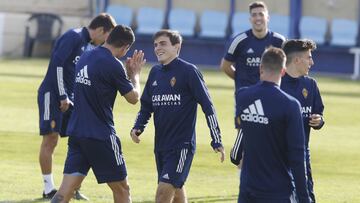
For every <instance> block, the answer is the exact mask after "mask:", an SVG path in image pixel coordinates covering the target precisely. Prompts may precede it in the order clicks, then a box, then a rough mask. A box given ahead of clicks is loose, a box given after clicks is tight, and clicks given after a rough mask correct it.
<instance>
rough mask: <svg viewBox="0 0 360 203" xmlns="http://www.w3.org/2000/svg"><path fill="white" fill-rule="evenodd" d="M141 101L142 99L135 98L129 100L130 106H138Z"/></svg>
mask: <svg viewBox="0 0 360 203" xmlns="http://www.w3.org/2000/svg"><path fill="white" fill-rule="evenodd" d="M139 100H140V98H133V99H130V100H128V102H129V103H130V104H133V105H135V104H137V103H138V102H139Z"/></svg>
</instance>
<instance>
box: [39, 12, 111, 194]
mask: <svg viewBox="0 0 360 203" xmlns="http://www.w3.org/2000/svg"><path fill="white" fill-rule="evenodd" d="M115 25H116V23H115V21H114V19H113V18H112V17H111V16H110V15H108V14H100V15H98V16H96V17H95V18H94V19H93V20H92V21H91V22H90V24H89V26H88V27H83V28H77V29H71V30H69V31H67V32H65V33H64V34H63V35H62V36H61V37H60V38H59V39H57V41H56V43H55V46H54V49H53V50H52V54H51V59H50V62H49V66H48V70H47V73H46V75H45V78H44V80H43V82H42V83H41V85H40V87H39V90H38V106H39V123H40V135H43V137H42V143H41V147H40V155H39V162H40V167H41V172H42V174H43V177H44V192H43V197H44V198H46V199H51V198H52V196H53V195H54V194H55V192H56V189H55V186H54V181H53V176H52V156H53V152H54V149H55V147H56V145H57V142H58V139H59V133H60V135H61V136H62V137H66V127H67V122H68V119H69V117H70V114H71V108H70V109H69V107H71V105H72V103H73V100H74V95H73V89H74V81H75V64H76V63H77V62H78V60H79V58H80V56H81V54H82V53H83V52H84V51H86V50H90V49H92V48H93V47H95V46H97V45H100V44H102V43H104V41H105V39H106V38H107V36H108V35H109V33H110V31H111V30H112V29H113V28H114V27H115ZM76 195H77V197H79V195H80V197H81V194H79V193H78V192H77V193H76Z"/></svg>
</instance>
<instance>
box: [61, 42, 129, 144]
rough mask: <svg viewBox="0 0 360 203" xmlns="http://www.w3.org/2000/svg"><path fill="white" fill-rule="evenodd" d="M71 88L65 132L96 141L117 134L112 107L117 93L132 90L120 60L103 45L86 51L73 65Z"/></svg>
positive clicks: (122, 93)
mask: <svg viewBox="0 0 360 203" xmlns="http://www.w3.org/2000/svg"><path fill="white" fill-rule="evenodd" d="M74 89H75V91H74V92H75V101H74V110H73V113H72V115H71V118H70V121H69V126H68V131H67V132H68V134H69V135H70V136H77V137H87V138H94V139H99V140H105V139H108V138H109V136H110V135H113V134H116V132H115V128H114V121H113V114H112V110H113V106H114V102H115V99H116V95H117V92H118V91H119V92H120V94H121V95H125V94H127V93H128V92H130V91H131V90H132V89H133V86H132V84H131V82H130V81H129V79H128V78H127V75H126V70H125V68H124V67H123V65H122V63H121V61H120V60H118V59H117V58H115V57H114V56H113V55H112V54H111V52H110V50H108V49H107V48H104V47H102V46H101V47H98V48H95V49H94V50H92V51H88V52H85V53H84V54H83V55H82V57H81V58H80V60H79V62H78V63H77V65H76V77H75V88H74Z"/></svg>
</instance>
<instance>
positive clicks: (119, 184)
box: [107, 178, 131, 203]
mask: <svg viewBox="0 0 360 203" xmlns="http://www.w3.org/2000/svg"><path fill="white" fill-rule="evenodd" d="M107 184H108V186H109V187H110V188H111V190H112V192H113V196H114V203H130V202H131V196H130V187H129V184H128V182H127V179H126V178H125V180H123V181H116V182H110V183H107Z"/></svg>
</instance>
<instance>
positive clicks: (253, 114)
mask: <svg viewBox="0 0 360 203" xmlns="http://www.w3.org/2000/svg"><path fill="white" fill-rule="evenodd" d="M240 118H241V120H243V121H248V122H254V123H261V124H268V123H269V119H268V118H267V117H265V115H264V109H263V106H262V104H261V100H260V99H258V100H256V101H255V102H254V103H253V104H250V105H249V107H248V108H246V109H244V110H243V114H241V115H240Z"/></svg>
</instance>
